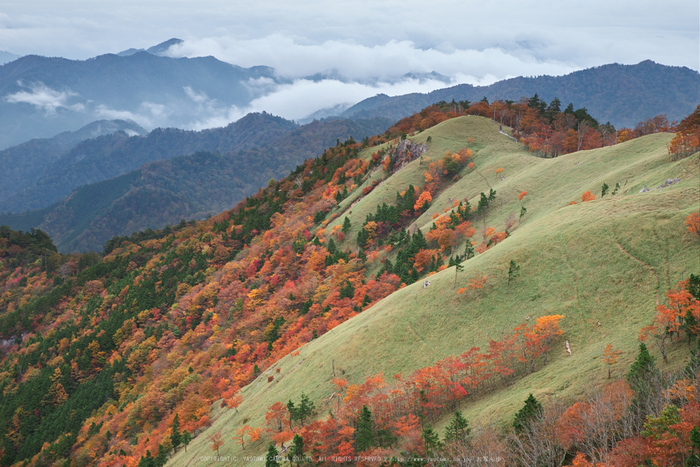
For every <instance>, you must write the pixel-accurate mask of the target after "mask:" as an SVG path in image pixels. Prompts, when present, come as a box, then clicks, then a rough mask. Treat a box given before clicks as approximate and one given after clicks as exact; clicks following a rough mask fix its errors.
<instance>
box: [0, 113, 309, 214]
mask: <svg viewBox="0 0 700 467" xmlns="http://www.w3.org/2000/svg"><path fill="white" fill-rule="evenodd" d="M296 128H297V125H296V124H295V123H294V122H290V121H288V120H285V119H283V118H280V117H273V116H272V115H269V114H250V115H248V116H246V117H244V118H242V119H240V120H239V121H237V122H234V123H231V124H230V125H228V126H226V127H224V128H215V129H211V130H202V131H187V130H179V129H177V128H165V129H162V128H159V129H156V130H153V131H152V132H150V133H148V134H147V135H143V136H133V134H132V135H128V134H127V133H125V132H123V131H121V132H116V133H114V132H113V133H111V134H105V135H103V136H99V137H97V138H91V139H86V138H84V139H86V140H85V141H81V142H79V143H78V144H74V145H73V147H72V148H70V150H67V151H65V153H64V154H63V155H61V156H60V157H58V158H56V159H55V160H47V161H45V162H44V167H39V168H43V170H42V171H41V172H39V173H31V174H30V175H33V177H28V176H27V177H21V176H19V174H20V173H21V171H22V169H23V168H24V167H25V165H26V161H27V160H28V159H29V157H30V156H29V155H27V154H26V153H25V152H23V151H22V149H30V150H33V149H34V148H35V146H36V144H32V142H31V141H30V142H29V143H25V144H23V145H20V146H15V147H12V148H8V149H6V150H4V151H2V152H0V162H5V163H6V164H7V165H5V167H8V168H10V170H8V171H7V173H8V178H11V180H8V186H7V188H6V189H5V187H3V188H0V212H21V211H25V210H28V209H41V208H44V207H46V206H49V205H50V204H53V203H55V202H56V201H58V200H60V199H61V198H63V197H65V196H67V195H68V194H69V193H70V192H71V191H73V189H75V188H77V187H79V186H82V185H87V184H90V183H97V182H101V181H103V180H106V179H109V178H113V177H117V176H119V175H122V174H125V173H127V172H129V171H131V170H135V169H137V168H139V167H140V166H141V165H143V164H146V163H148V162H154V161H158V160H166V159H171V158H173V157H177V156H184V155H187V154H192V153H194V152H197V151H212V152H222V153H225V152H231V151H239V150H245V149H251V148H254V147H260V146H265V145H267V144H269V143H270V142H271V141H273V140H275V139H276V138H278V137H280V136H283V135H286V134H288V133H289V132H291V131H292V130H294V129H296ZM142 133H143V131H142ZM40 141H41V140H40ZM43 141H47V142H50V141H53V139H51V140H43ZM48 153H49V154H51V152H48ZM34 154H35V152H33V151H32V153H31V155H34ZM31 165H32V167H36V166H37V165H38V164H31ZM0 177H2V175H0Z"/></svg>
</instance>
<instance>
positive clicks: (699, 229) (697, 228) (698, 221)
mask: <svg viewBox="0 0 700 467" xmlns="http://www.w3.org/2000/svg"><path fill="white" fill-rule="evenodd" d="M685 226H686V227H687V228H688V232H690V233H694V234H696V235H700V213H697V212H694V213H692V214H691V215H689V216H688V217H686V219H685Z"/></svg>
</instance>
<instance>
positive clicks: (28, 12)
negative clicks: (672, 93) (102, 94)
mask: <svg viewBox="0 0 700 467" xmlns="http://www.w3.org/2000/svg"><path fill="white" fill-rule="evenodd" d="M699 9H700V7H699V2H698V1H697V0H665V1H663V2H662V1H658V0H656V1H645V0H634V1H628V0H623V1H616V0H587V1H583V2H568V1H561V0H539V1H528V0H505V1H494V0H458V1H439V0H438V1H435V0H433V1H420V2H419V1H414V0H403V1H395V0H385V1H381V2H378V1H373V2H368V1H357V0H342V1H340V0H331V1H314V0H295V1H289V0H285V1H279V0H258V1H250V0H246V1H239V0H197V1H192V0H167V1H166V0H118V1H117V0H91V1H87V0H73V1H70V0H21V1H18V0H17V1H0V50H6V51H8V52H12V53H15V54H18V55H26V54H39V55H46V56H61V57H66V58H72V59H85V58H89V57H92V56H95V55H100V54H103V53H110V52H119V51H121V50H124V49H127V48H130V47H134V48H148V47H150V46H152V45H155V44H157V43H160V42H162V41H164V40H167V39H170V38H172V37H178V38H181V39H183V40H185V43H184V44H183V45H181V46H179V47H175V48H173V49H171V51H170V54H171V55H172V56H176V57H180V56H187V57H191V56H201V55H214V56H215V57H217V58H219V59H221V60H224V61H228V62H230V63H234V64H236V65H240V66H244V67H249V66H253V65H268V66H272V67H274V68H275V69H276V70H277V71H278V73H279V74H281V75H284V76H287V77H292V78H301V77H304V76H308V75H312V74H314V73H324V72H325V73H328V72H333V75H334V76H336V77H338V78H339V80H326V81H324V82H321V83H316V84H311V83H309V82H308V81H306V80H299V81H297V82H295V83H294V84H293V85H289V86H286V87H283V88H280V89H278V90H277V92H276V93H274V94H273V95H270V96H267V97H266V98H264V99H265V100H264V101H260V102H257V103H256V105H255V106H253V107H252V108H251V109H252V110H267V111H270V112H273V113H277V114H280V115H283V116H286V117H288V118H300V117H301V116H303V115H301V114H303V113H304V112H306V111H307V110H309V109H315V108H318V103H317V102H315V101H319V102H320V100H321V99H323V100H324V102H326V104H327V105H336V104H343V103H351V102H356V101H359V100H361V99H363V98H365V97H369V96H371V95H374V94H376V93H377V92H385V93H387V94H390V95H391V94H400V93H406V92H411V91H430V90H433V89H436V88H440V87H445V86H446V85H445V83H442V82H437V81H423V82H420V81H416V80H410V81H405V80H404V81H402V82H398V83H397V79H398V78H399V77H401V76H402V75H404V74H406V73H409V72H431V71H435V72H438V73H440V74H442V75H445V76H447V77H448V78H449V79H450V80H451V82H452V83H454V84H456V83H463V82H467V83H472V84H490V83H492V82H494V81H497V80H500V79H504V78H508V77H513V76H519V75H524V76H534V75H543V74H549V75H561V74H566V73H569V72H572V71H575V70H579V69H583V68H588V67H592V66H598V65H603V64H607V63H612V62H617V63H624V64H634V63H638V62H640V61H642V60H646V59H651V60H654V61H656V62H658V63H662V64H665V65H676V66H687V67H689V68H693V69H695V70H698V68H699V67H700V65H699V63H698V62H699V60H700V59H699V56H700V46H699V41H700V39H699V33H698V24H699V19H700V12H699ZM348 81H352V82H348ZM358 82H359V83H358ZM263 107H265V108H263ZM300 107H304V108H303V110H302V109H301V108H300ZM292 108H295V109H297V110H295V111H292V110H291V109H292ZM251 109H237V110H236V112H233V113H234V114H236V113H238V111H239V110H240V111H243V110H251ZM311 111H313V110H311ZM292 114H294V115H292ZM234 116H235V115H233V114H231V115H227V116H218V117H221V118H222V119H223V120H227V119H230V118H233V117H234ZM218 117H217V118H218ZM210 123H211V122H209V123H206V122H204V123H203V125H204V126H207V125H209V124H210Z"/></svg>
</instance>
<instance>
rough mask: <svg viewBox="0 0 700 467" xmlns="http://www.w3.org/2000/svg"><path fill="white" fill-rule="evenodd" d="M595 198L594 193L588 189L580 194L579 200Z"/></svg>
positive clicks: (584, 200) (583, 201)
mask: <svg viewBox="0 0 700 467" xmlns="http://www.w3.org/2000/svg"><path fill="white" fill-rule="evenodd" d="M594 199H595V195H594V194H593V193H591V192H590V191H586V192H585V193H584V194H582V195H581V202H582V203H585V202H586V201H593V200H594Z"/></svg>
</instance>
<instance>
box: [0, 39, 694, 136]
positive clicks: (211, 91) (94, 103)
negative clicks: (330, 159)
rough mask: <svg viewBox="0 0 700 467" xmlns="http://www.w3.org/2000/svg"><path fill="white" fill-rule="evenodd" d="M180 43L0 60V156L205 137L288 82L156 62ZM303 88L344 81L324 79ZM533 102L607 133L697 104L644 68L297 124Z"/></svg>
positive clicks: (441, 95) (594, 71) (336, 113)
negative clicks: (124, 139)
mask: <svg viewBox="0 0 700 467" xmlns="http://www.w3.org/2000/svg"><path fill="white" fill-rule="evenodd" d="M181 42H182V40H180V39H176V38H173V39H170V40H168V41H165V42H162V43H160V44H157V45H155V46H153V47H150V48H147V49H128V50H124V51H121V52H119V53H117V54H106V55H100V56H97V57H94V58H91V59H88V60H67V59H63V58H55V57H54V58H47V57H39V56H35V55H29V56H25V57H21V58H17V56H15V55H12V54H9V55H7V56H5V55H2V53H0V63H3V60H5V61H7V60H13V61H11V62H9V63H5V64H4V65H1V66H0V128H2V131H0V149H4V148H7V147H9V146H13V145H17V144H20V143H22V142H25V141H28V140H30V139H34V138H47V137H51V136H52V135H55V134H57V133H59V132H62V131H68V130H75V129H76V128H80V127H82V126H84V125H86V124H88V123H90V122H92V121H95V120H102V119H110V120H111V119H123V120H126V119H130V120H133V121H135V122H136V123H138V124H139V125H141V126H142V127H144V128H146V129H147V130H152V129H154V128H157V127H176V128H207V127H213V126H217V123H218V122H229V121H231V120H232V119H233V116H235V115H240V114H241V111H242V109H245V108H247V107H248V106H249V105H250V104H251V102H253V101H254V100H255V99H256V98H259V97H262V96H265V95H268V94H270V93H271V92H273V91H275V90H276V89H278V87H279V86H280V85H282V84H289V83H291V82H292V80H291V79H288V78H285V77H283V76H280V75H279V74H277V73H276V71H275V70H274V69H273V68H270V67H267V66H255V67H251V68H242V67H239V66H236V65H232V64H229V63H225V62H222V61H220V60H217V59H216V58H214V57H198V58H172V57H168V56H166V54H167V51H168V49H169V48H170V47H172V46H173V45H176V44H179V43H181ZM3 57H5V58H3ZM404 78H406V79H409V78H410V79H415V80H419V81H422V80H432V81H443V82H445V84H446V85H448V84H449V78H448V77H446V76H443V75H440V74H439V73H435V72H432V73H407V74H406V75H404ZM306 79H309V80H312V81H319V80H323V79H334V80H342V81H347V79H344V78H342V77H340V76H338V75H337V73H334V72H332V71H329V72H326V73H317V74H314V75H311V76H308V77H306ZM364 84H367V85H372V84H376V83H374V82H367V83H364ZM535 93H537V94H538V95H539V96H540V98H542V99H545V100H547V101H551V100H552V99H554V98H555V97H557V98H559V99H560V100H561V102H562V103H563V104H564V105H567V104H568V103H569V102H571V103H573V104H574V106H575V107H576V108H580V107H585V108H586V109H588V111H589V113H591V114H594V115H597V116H598V118H599V119H600V120H601V121H602V122H607V121H609V122H610V123H612V124H613V125H615V126H616V127H621V126H633V125H634V124H636V123H637V122H638V121H640V120H642V119H645V118H647V117H651V116H654V115H657V114H660V113H665V114H667V116H668V118H669V119H671V120H677V119H680V118H682V117H684V116H686V115H688V114H689V113H691V112H692V111H693V109H694V108H695V105H697V104H698V95H700V77H699V74H698V72H696V71H694V70H691V69H689V68H685V67H670V66H665V65H660V64H657V63H654V62H651V61H645V62H641V63H639V64H637V65H618V64H612V65H604V66H600V67H596V68H590V69H586V70H581V71H577V72H574V73H571V74H569V75H566V76H558V77H552V76H538V77H532V78H524V77H519V78H512V79H507V80H504V81H499V82H497V83H494V84H492V85H490V86H472V85H467V84H462V85H458V86H452V87H447V88H444V89H439V90H436V91H433V92H431V93H426V94H420V93H413V94H407V95H403V96H395V97H389V96H386V95H383V94H380V95H377V96H374V97H372V98H369V99H366V100H364V101H362V102H359V103H357V104H356V105H354V106H352V107H350V108H346V107H345V106H341V107H336V108H324V109H318V110H316V111H314V112H311V113H310V114H309V116H308V118H303V119H301V121H302V122H304V123H306V122H309V121H311V120H313V119H314V118H329V117H344V118H372V117H382V118H388V119H390V120H392V121H396V120H398V119H400V118H403V117H406V116H408V115H411V114H412V113H414V112H417V111H419V110H420V109H422V108H424V107H426V106H428V105H430V104H433V103H435V102H438V101H441V100H445V101H448V102H449V101H451V100H453V99H454V100H458V101H460V100H469V101H471V102H474V101H477V100H481V99H482V98H483V97H486V98H487V99H489V100H490V101H492V100H494V99H496V98H498V99H510V100H515V101H517V100H519V99H520V98H521V97H531V96H533V95H534V94H535Z"/></svg>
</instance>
